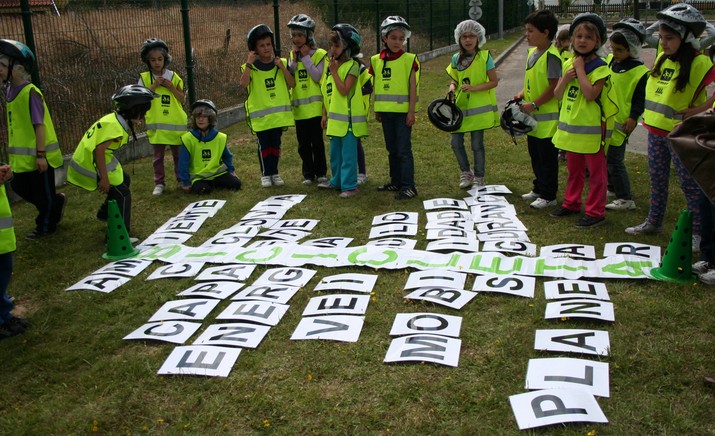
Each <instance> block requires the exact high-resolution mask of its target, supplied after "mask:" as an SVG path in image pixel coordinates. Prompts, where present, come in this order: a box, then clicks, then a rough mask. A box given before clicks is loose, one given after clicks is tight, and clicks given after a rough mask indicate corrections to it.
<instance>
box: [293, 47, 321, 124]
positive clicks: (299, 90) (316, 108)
mask: <svg viewBox="0 0 715 436" xmlns="http://www.w3.org/2000/svg"><path fill="white" fill-rule="evenodd" d="M326 55H327V52H326V51H325V50H323V49H322V48H319V49H317V50H315V53H313V55H312V56H311V59H312V61H313V65H315V66H316V67H317V66H318V65H320V63H321V62H323V61H324V59H325V58H326ZM293 56H294V53H293V52H292V51H291V52H290V59H291V60H293ZM295 65H296V69H295V71H294V73H295V86H294V87H293V89H291V91H290V95H291V102H290V103H291V106H292V107H293V117H294V118H295V119H296V120H307V119H309V118H315V117H320V116H322V115H323V94H322V92H321V90H320V82H316V81H315V80H313V78H312V77H311V75H310V73H308V70H306V68H305V65H304V64H303V62H299V61H297V62H296V64H295ZM323 68H325V64H324V65H323Z"/></svg>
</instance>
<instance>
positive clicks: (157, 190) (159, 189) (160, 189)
mask: <svg viewBox="0 0 715 436" xmlns="http://www.w3.org/2000/svg"><path fill="white" fill-rule="evenodd" d="M163 193H164V185H162V184H161V183H159V184H158V185H155V186H154V190H153V191H152V192H151V195H161V194H163Z"/></svg>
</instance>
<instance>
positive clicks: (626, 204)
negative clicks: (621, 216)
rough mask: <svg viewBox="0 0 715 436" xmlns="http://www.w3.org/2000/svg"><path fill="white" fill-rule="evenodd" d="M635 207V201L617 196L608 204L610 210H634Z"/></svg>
mask: <svg viewBox="0 0 715 436" xmlns="http://www.w3.org/2000/svg"><path fill="white" fill-rule="evenodd" d="M635 208H636V202H635V201H633V200H623V199H622V198H617V199H615V200H613V201H612V202H610V203H608V204H607V205H606V209H608V210H634V209H635Z"/></svg>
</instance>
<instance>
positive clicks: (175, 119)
mask: <svg viewBox="0 0 715 436" xmlns="http://www.w3.org/2000/svg"><path fill="white" fill-rule="evenodd" d="M141 59H142V61H143V62H144V63H145V64H146V66H147V67H148V68H149V71H144V72H143V73H141V76H140V78H139V85H142V86H145V87H147V88H149V89H150V90H151V91H154V93H156V94H158V96H159V98H156V99H154V100H153V101H152V104H151V109H149V112H147V114H146V133H147V137H148V138H149V143H150V144H151V145H152V147H153V149H154V158H153V161H152V163H153V165H154V191H153V192H152V194H153V195H161V194H162V193H163V192H164V187H165V186H166V183H165V180H164V153H165V151H166V147H169V150H171V157H172V159H173V160H174V177H175V178H176V180H177V181H178V180H179V173H178V168H177V167H178V161H179V145H180V144H181V135H183V134H184V132H186V112H184V108H183V107H182V105H183V103H184V81H183V80H181V77H179V75H178V74H176V73H175V72H173V71H171V70H169V69H168V68H166V66H167V65H169V64H170V63H171V55H169V46H168V45H166V43H165V42H164V41H162V40H161V39H157V38H150V39H147V40H146V41H144V44H142V48H141Z"/></svg>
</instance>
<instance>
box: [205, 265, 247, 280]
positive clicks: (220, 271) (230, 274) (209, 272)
mask: <svg viewBox="0 0 715 436" xmlns="http://www.w3.org/2000/svg"><path fill="white" fill-rule="evenodd" d="M255 269H256V265H243V264H228V265H221V266H213V267H211V268H206V269H205V270H203V271H201V274H199V276H198V277H196V280H209V281H216V280H230V281H236V282H245V281H246V280H248V278H249V277H250V276H251V273H253V271H254V270H255Z"/></svg>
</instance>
